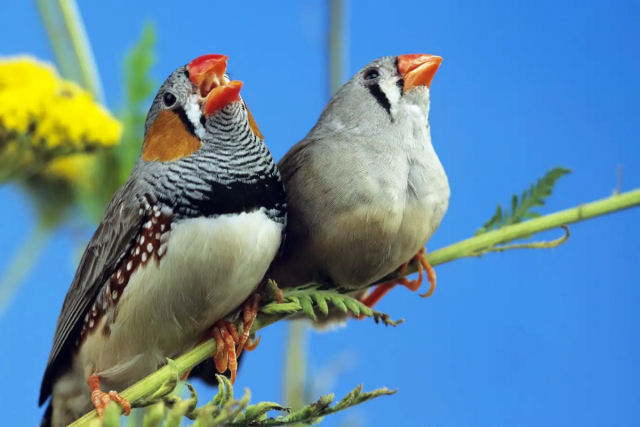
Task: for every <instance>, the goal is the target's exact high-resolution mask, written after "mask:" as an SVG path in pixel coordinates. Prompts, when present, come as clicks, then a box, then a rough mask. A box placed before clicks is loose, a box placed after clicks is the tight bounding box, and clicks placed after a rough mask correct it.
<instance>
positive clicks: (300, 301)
mask: <svg viewBox="0 0 640 427" xmlns="http://www.w3.org/2000/svg"><path fill="white" fill-rule="evenodd" d="M329 303H330V304H331V305H332V306H334V307H335V308H336V309H338V310H340V311H341V312H343V313H345V314H347V313H348V314H351V315H352V316H354V317H359V316H361V315H362V316H366V317H373V318H374V320H375V321H376V322H382V323H384V324H385V325H392V326H396V325H398V324H399V323H400V322H401V321H393V320H391V318H390V317H389V315H387V314H384V313H381V312H379V311H375V310H372V309H371V308H370V307H367V306H366V305H365V304H363V303H362V302H361V301H359V300H358V299H356V298H353V297H352V296H349V295H346V294H341V293H338V292H335V291H331V290H326V289H319V288H317V287H309V286H307V285H305V286H303V287H300V288H293V289H285V290H284V291H283V301H282V302H281V303H279V302H276V301H272V302H270V303H268V304H266V305H265V306H263V307H261V308H260V311H261V312H262V313H265V314H288V313H291V314H294V313H297V312H300V311H302V313H304V315H305V316H307V317H308V318H309V319H311V320H313V321H316V320H318V316H319V315H321V316H326V315H328V314H329Z"/></svg>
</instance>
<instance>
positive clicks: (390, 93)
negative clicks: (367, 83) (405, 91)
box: [379, 78, 402, 117]
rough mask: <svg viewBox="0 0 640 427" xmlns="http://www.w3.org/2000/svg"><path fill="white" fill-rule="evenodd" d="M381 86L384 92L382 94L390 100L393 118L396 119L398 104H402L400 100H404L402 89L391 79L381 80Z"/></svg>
mask: <svg viewBox="0 0 640 427" xmlns="http://www.w3.org/2000/svg"><path fill="white" fill-rule="evenodd" d="M379 85H380V90H382V93H384V94H385V96H386V97H387V99H388V100H389V104H391V117H396V114H397V111H398V104H399V103H400V98H402V94H401V91H402V89H400V88H399V87H398V85H397V84H396V81H395V80H394V79H390V78H385V79H380V82H379Z"/></svg>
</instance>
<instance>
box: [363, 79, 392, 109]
mask: <svg viewBox="0 0 640 427" xmlns="http://www.w3.org/2000/svg"><path fill="white" fill-rule="evenodd" d="M368 88H369V92H371V95H373V97H374V98H375V99H376V101H378V104H380V105H381V106H382V108H384V109H385V110H387V114H389V115H391V103H390V102H389V99H388V98H387V95H385V94H384V92H383V91H382V89H380V85H379V84H377V83H376V84H372V85H370V86H368Z"/></svg>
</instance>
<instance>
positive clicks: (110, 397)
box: [87, 374, 131, 419]
mask: <svg viewBox="0 0 640 427" xmlns="http://www.w3.org/2000/svg"><path fill="white" fill-rule="evenodd" d="M87 384H88V385H89V390H91V403H93V406H94V407H95V408H96V414H98V417H100V419H102V416H103V415H104V410H105V408H106V407H107V405H108V404H109V402H112V401H113V402H116V403H118V404H119V405H120V406H122V409H124V413H125V415H129V414H130V413H131V403H129V401H128V400H127V399H125V398H124V397H122V396H120V395H119V394H118V393H117V392H116V391H114V390H111V391H110V392H109V393H105V392H103V391H102V390H100V377H99V376H97V375H96V374H91V375H90V376H89V378H88V379H87Z"/></svg>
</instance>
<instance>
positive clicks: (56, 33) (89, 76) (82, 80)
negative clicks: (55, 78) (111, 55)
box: [36, 0, 104, 102]
mask: <svg viewBox="0 0 640 427" xmlns="http://www.w3.org/2000/svg"><path fill="white" fill-rule="evenodd" d="M36 4H37V6H38V10H39V12H40V17H41V18H42V22H43V24H44V27H45V30H46V31H47V34H48V36H49V42H50V43H51V46H52V47H53V53H54V55H55V57H56V62H57V64H58V67H59V68H60V73H61V74H62V76H63V77H65V78H67V79H70V80H73V81H75V82H76V83H78V84H79V85H80V86H82V87H84V88H85V89H87V90H88V91H89V92H91V94H92V95H93V97H94V98H95V100H96V101H98V102H104V99H103V93H102V85H101V83H100V76H99V74H98V69H97V68H96V64H95V59H94V56H93V51H92V50H91V46H90V44H89V39H88V37H87V33H86V31H85V28H84V24H83V22H82V17H81V16H80V13H79V11H78V7H77V5H76V3H75V0H36Z"/></svg>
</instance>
